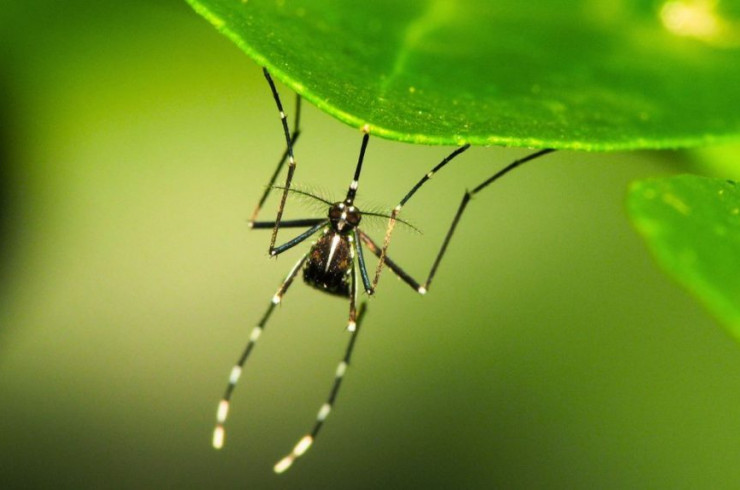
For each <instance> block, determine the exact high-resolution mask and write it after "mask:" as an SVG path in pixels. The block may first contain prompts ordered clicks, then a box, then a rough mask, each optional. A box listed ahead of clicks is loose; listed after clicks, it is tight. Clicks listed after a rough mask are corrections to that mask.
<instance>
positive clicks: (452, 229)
mask: <svg viewBox="0 0 740 490" xmlns="http://www.w3.org/2000/svg"><path fill="white" fill-rule="evenodd" d="M463 148H465V147H463ZM553 151H555V150H553V149H550V148H548V149H544V150H539V151H537V152H535V153H531V154H529V155H527V156H525V157H524V158H520V159H519V160H515V161H514V162H512V163H510V164H509V165H507V166H506V167H504V168H503V169H501V170H499V171H498V172H496V173H495V174H493V175H492V176H491V177H489V178H488V179H486V180H484V181H483V182H481V183H480V184H478V185H477V186H476V187H474V188H473V190H471V191H465V194H464V195H463V198H462V201H461V202H460V206H459V207H458V208H457V212H456V213H455V217H454V218H453V219H452V224H451V225H450V228H449V229H448V230H447V234H446V235H445V238H444V240H443V241H442V246H441V247H440V249H439V252H437V256H436V257H435V259H434V263H433V264H432V268H431V269H430V270H429V275H428V276H427V279H426V281H424V283H423V284H421V285H418V283H416V282H414V280H413V279H411V278H410V277H409V276H408V275H407V274H406V273H405V272H403V270H401V269H400V268H399V267H398V266H397V265H395V264H393V266H391V264H392V262H391V261H390V260H389V259H388V258H387V257H385V249H386V248H387V246H388V241H389V235H390V231H391V230H392V226H389V230H388V232H387V233H386V241H385V245H384V248H383V249H382V250H381V251H380V254H378V252H377V251H375V250H374V248H375V249H377V245H375V244H372V245H371V243H372V240H371V239H370V237H368V236H367V235H364V233H363V234H362V235H364V236H361V238H362V241H363V242H364V243H365V244H367V246H368V248H369V249H370V250H371V251H373V253H374V254H375V255H378V257H379V258H380V260H381V262H386V263H387V264H388V267H389V268H391V269H392V270H393V271H394V272H395V273H396V274H398V276H399V277H401V279H403V280H404V281H405V282H406V283H407V284H409V285H410V286H411V287H414V288H415V289H416V290H417V291H418V292H419V293H421V294H425V293H426V292H427V291H428V290H429V287H430V285H431V283H432V279H434V275H435V274H436V272H437V268H438V267H439V264H440V262H442V257H444V254H445V252H446V251H447V246H448V245H449V244H450V241H451V240H452V235H453V234H454V233H455V229H456V228H457V225H458V223H459V222H460V218H461V217H462V214H463V212H464V211H465V208H466V207H467V205H468V202H469V201H470V199H471V198H472V197H473V196H474V195H476V194H477V193H479V192H480V191H482V190H483V189H485V188H486V187H488V186H489V185H491V184H492V183H493V182H495V181H496V180H498V179H500V178H501V177H503V176H504V175H506V174H507V173H509V172H510V171H512V170H514V169H515V168H517V167H519V166H520V165H522V164H524V163H526V162H529V161H531V160H534V159H536V158H539V157H541V156H544V155H547V154H548V153H552V152H553ZM452 156H454V153H453V155H451V157H452ZM449 158H450V157H448V160H447V161H449ZM444 163H446V162H445V161H443V162H442V164H440V165H437V167H435V168H434V169H433V170H432V172H430V173H429V174H427V176H425V178H424V179H422V180H420V181H419V182H418V183H417V184H416V185H415V186H414V188H413V189H411V192H409V194H407V195H406V197H405V198H404V200H402V201H401V205H403V204H404V203H405V201H407V200H408V198H409V197H410V195H413V193H414V192H415V191H416V189H418V188H419V187H420V186H421V185H422V184H423V183H424V182H425V180H427V178H428V177H429V176H430V174H433V173H434V172H435V171H436V170H438V169H439V168H441V166H442V165H443V164H444ZM396 209H399V208H398V207H396ZM394 213H395V210H394ZM396 214H397V213H396ZM395 218H396V216H395V215H391V224H393V221H395ZM380 265H381V264H378V269H380ZM375 283H377V273H376V280H375V282H374V283H373V285H375ZM415 285H416V286H415Z"/></svg>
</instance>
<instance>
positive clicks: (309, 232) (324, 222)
mask: <svg viewBox="0 0 740 490" xmlns="http://www.w3.org/2000/svg"><path fill="white" fill-rule="evenodd" d="M328 223H329V221H328V220H322V221H320V222H319V223H317V224H316V225H314V226H312V227H311V228H309V229H308V230H306V231H304V232H303V233H301V234H300V235H298V236H297V237H295V238H292V239H290V240H288V241H287V242H285V243H283V244H282V245H278V246H277V247H275V248H273V249H272V251H271V252H270V255H271V256H273V257H274V256H276V255H280V254H281V253H283V252H285V251H286V250H288V249H291V248H293V247H295V246H296V245H298V244H299V243H301V242H303V241H304V240H306V239H307V238H310V237H311V236H313V235H314V234H316V232H317V231H319V230H320V229H321V228H323V227H324V226H326V225H327V224H328Z"/></svg>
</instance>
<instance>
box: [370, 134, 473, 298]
mask: <svg viewBox="0 0 740 490" xmlns="http://www.w3.org/2000/svg"><path fill="white" fill-rule="evenodd" d="M468 148H470V145H464V146H461V147H460V148H456V149H455V151H453V152H452V153H450V154H449V155H447V157H445V159H444V160H442V161H441V162H439V163H438V164H437V165H436V166H435V167H434V168H433V169H432V170H430V171H429V172H427V174H426V175H424V177H422V178H421V179H420V180H419V182H417V183H416V184H415V185H414V187H412V188H411V190H410V191H409V192H408V193H407V194H406V195H405V196H404V197H403V199H401V202H399V203H398V205H396V207H395V208H393V211H392V212H391V218H390V220H389V221H388V228H387V229H386V232H385V240H384V241H383V248H382V249H381V251H380V257H379V258H380V260H379V261H378V266H377V268H376V269H375V278H374V279H373V289H375V287H376V286H377V285H378V281H379V280H380V272H381V271H382V270H383V265H384V264H385V262H386V260H385V256H386V252H387V250H388V245H390V242H391V233H393V228H394V227H395V226H396V218H397V217H398V214H399V213H400V212H401V208H403V205H404V204H406V202H407V201H408V200H409V199H411V197H412V196H413V195H414V194H416V191H418V190H419V188H420V187H421V186H422V185H424V183H425V182H426V181H428V180H429V179H431V178H432V176H434V174H435V173H436V172H438V171H439V170H441V169H442V168H443V167H444V166H445V165H447V164H448V163H450V162H451V161H452V160H453V159H454V158H455V157H456V156H458V155H459V154H460V153H462V152H464V151H465V150H467V149H468Z"/></svg>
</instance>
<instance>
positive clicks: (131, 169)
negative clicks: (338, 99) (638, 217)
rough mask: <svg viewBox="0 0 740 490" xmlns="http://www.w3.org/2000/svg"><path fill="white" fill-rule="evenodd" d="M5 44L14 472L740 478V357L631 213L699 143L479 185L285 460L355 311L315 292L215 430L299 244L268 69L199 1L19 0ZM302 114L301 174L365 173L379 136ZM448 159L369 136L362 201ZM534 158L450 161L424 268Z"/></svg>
mask: <svg viewBox="0 0 740 490" xmlns="http://www.w3.org/2000/svg"><path fill="white" fill-rule="evenodd" d="M296 49H300V46H297V47H296ZM0 63H1V64H0V125H1V127H2V133H1V134H0V150H2V153H0V158H2V166H1V167H0V170H1V172H2V174H1V175H0V180H1V185H0V198H1V199H0V203H2V207H1V208H0V210H1V211H2V213H0V217H2V221H1V222H0V224H1V228H0V229H1V230H2V242H1V248H0V250H1V251H2V256H0V267H1V268H2V269H1V270H2V274H1V275H0V487H2V488H257V489H262V488H303V489H305V488H360V489H364V488H368V489H370V488H386V489H387V488H412V487H413V488H619V489H621V488H737V487H738V485H740V465H738V458H739V455H740V417H739V416H738V414H739V413H740V376H738V373H740V349H739V348H738V346H737V345H736V344H735V343H734V342H733V341H732V340H731V338H730V337H729V336H728V335H727V334H726V333H725V332H724V331H723V330H722V328H721V327H719V326H718V325H717V324H715V322H713V321H712V319H711V318H710V317H709V316H708V314H707V313H706V312H705V311H704V310H703V309H702V308H701V307H700V306H699V305H698V304H697V303H695V302H694V301H693V300H692V299H691V298H690V297H689V296H688V295H687V294H686V293H685V292H684V291H682V290H681V289H679V288H678V287H677V286H676V285H675V284H674V283H672V282H671V281H670V280H669V279H668V278H667V277H664V276H663V275H662V274H661V273H660V272H659V271H658V270H657V268H656V267H655V266H654V265H653V263H652V262H651V259H650V257H649V256H648V253H647V251H646V250H645V247H644V246H643V244H642V243H640V240H639V238H638V237H637V235H636V234H635V233H634V232H633V231H632V230H631V229H630V226H629V224H628V222H627V219H626V217H625V214H624V211H623V200H624V195H625V191H626V186H627V183H628V182H629V181H631V180H633V179H636V178H641V177H646V176H660V175H669V174H671V173H674V172H678V171H681V170H682V168H685V167H684V165H685V162H684V158H685V157H684V156H683V155H682V154H678V153H667V152H660V153H659V152H652V153H650V152H644V153H622V154H619V153H614V154H584V153H575V152H562V153H558V154H555V155H553V156H548V157H547V158H546V159H542V160H540V161H538V162H537V163H532V164H530V166H529V167H525V168H523V169H521V170H518V171H517V172H515V173H513V174H512V175H511V176H509V177H507V178H506V179H504V180H502V181H501V182H500V183H499V184H497V185H496V186H495V188H492V189H491V190H490V191H488V192H486V193H484V194H481V195H480V196H478V197H477V198H476V199H475V201H474V202H473V203H472V205H471V206H470V208H469V211H468V212H467V214H466V215H465V217H464V220H463V222H462V224H461V226H460V228H459V232H458V233H457V235H456V237H455V240H454V242H453V243H452V245H451V247H450V250H449V252H448V255H447V257H446V259H445V261H444V262H443V263H442V266H441V268H440V270H439V272H438V275H437V278H436V280H435V283H434V287H433V288H432V290H431V292H430V293H429V294H428V295H427V296H426V297H418V296H417V295H415V294H414V293H413V292H411V291H410V290H409V289H408V287H407V286H405V285H404V284H401V283H400V282H398V281H396V280H394V279H393V277H392V276H391V275H390V274H386V275H385V276H384V278H383V280H382V281H381V285H380V286H381V287H380V289H379V291H378V294H377V297H375V298H373V299H372V300H371V301H370V305H369V311H368V315H367V316H366V320H365V324H364V330H363V331H362V332H361V335H360V338H359V339H358V344H357V349H356V351H355V358H354V362H353V365H352V367H351V369H350V371H349V372H348V374H347V377H346V384H345V386H344V389H343V392H342V393H341V395H340V398H339V400H338V403H337V406H336V409H335V411H334V412H333V413H332V416H331V417H330V419H329V420H328V423H327V425H326V426H325V428H324V431H323V432H322V434H321V437H320V438H319V440H318V441H317V443H316V444H315V446H314V448H313V449H312V450H311V451H310V452H309V453H308V454H307V455H306V456H305V458H303V459H302V460H301V461H299V462H298V463H297V464H296V466H295V467H294V468H293V469H291V470H290V472H288V473H287V474H285V475H282V476H279V477H278V476H275V475H273V473H272V465H273V464H274V462H275V461H277V459H279V458H280V457H282V456H283V455H284V454H285V453H286V452H287V451H288V450H290V448H291V447H292V445H293V444H294V443H295V442H296V441H297V439H298V438H299V437H300V436H301V435H302V434H303V433H304V432H305V431H306V430H308V429H309V428H310V425H311V423H312V422H313V420H314V417H315V414H316V410H317V409H318V407H319V405H320V404H321V403H322V402H323V400H324V398H325V396H326V393H327V391H328V389H329V387H330V383H331V381H332V376H333V372H334V369H335V366H336V363H337V361H338V360H339V359H340V357H341V355H342V352H343V349H344V344H345V341H346V339H347V334H346V332H345V331H344V327H345V324H346V314H347V313H346V312H347V304H346V302H345V301H341V300H338V299H336V298H332V297H328V296H323V295H319V294H317V293H316V292H314V291H313V290H309V289H308V288H306V287H305V286H303V285H302V284H300V283H299V282H297V283H296V284H295V286H294V287H293V289H291V291H290V292H289V294H288V295H287V296H286V298H285V301H284V303H283V305H282V306H281V307H280V309H279V311H277V312H276V313H275V315H274V316H273V317H272V321H271V323H270V325H269V328H268V330H267V331H266V332H265V335H263V337H262V339H261V343H260V345H259V346H258V349H257V350H256V351H255V355H254V357H253V358H252V361H251V363H250V365H249V369H248V370H247V372H246V374H245V376H244V377H243V378H242V384H241V385H240V386H239V389H238V391H237V393H236V395H235V398H234V404H233V406H232V408H233V410H232V413H231V418H230V420H229V424H228V426H227V442H226V446H225V448H224V449H223V450H222V451H220V452H218V451H214V450H213V449H211V447H210V437H211V430H212V427H213V423H214V420H215V409H216V405H217V402H218V399H219V397H220V396H221V393H222V390H223V388H224V385H225V382H226V379H227V375H228V372H229V369H230V367H231V365H232V364H233V362H234V361H235V359H236V357H237V356H238V354H239V353H240V351H241V349H242V346H243V343H244V341H245V340H246V337H247V336H248V335H249V332H250V331H251V328H252V326H253V325H254V323H255V322H256V321H257V320H258V319H259V317H260V316H261V315H262V313H263V311H264V308H265V307H266V306H267V303H268V301H269V299H270V297H271V296H272V294H273V293H274V291H275V288H276V287H277V285H278V283H279V282H280V280H281V279H282V278H283V277H284V275H285V274H286V272H287V271H288V269H289V268H290V267H291V265H292V264H293V262H294V260H296V257H297V255H298V254H300V253H301V251H300V250H294V251H292V252H291V253H288V254H286V256H285V257H280V258H279V259H278V260H270V259H268V257H267V254H266V250H267V244H268V240H269V232H262V231H253V232H250V231H249V230H248V228H247V226H246V219H247V218H248V216H249V215H250V213H251V211H252V208H253V206H254V204H255V202H256V200H257V197H258V196H259V194H260V192H261V190H262V189H263V186H264V184H265V182H266V181H267V178H268V177H269V175H270V173H271V172H272V170H273V167H274V165H275V163H276V159H277V157H278V156H279V154H280V152H281V151H282V142H281V141H282V136H281V132H280V127H279V122H278V119H277V117H276V113H275V109H274V105H273V101H272V100H271V98H270V96H269V92H268V89H267V86H266V84H265V83H264V80H263V78H262V75H261V73H260V70H259V68H258V67H257V66H256V65H255V64H254V63H252V62H251V61H250V60H249V59H247V58H246V57H245V56H244V55H243V54H242V53H241V52H239V50H238V49H237V48H236V47H235V46H233V45H232V44H231V43H230V42H229V41H228V40H227V39H225V38H224V37H222V36H220V35H218V34H217V33H216V31H215V30H214V29H213V28H212V27H211V26H210V25H208V24H207V23H206V22H204V21H203V20H202V19H201V18H199V17H198V16H196V15H195V14H194V13H192V12H191V11H190V9H189V8H188V7H187V6H186V5H185V4H184V2H179V1H175V0H159V1H146V2H144V1H130V2H93V1H89V0H88V1H83V0H72V1H68V2H53V1H51V0H33V1H29V2H25V3H21V2H15V3H11V4H10V5H6V6H4V8H3V13H2V14H0ZM283 95H284V99H285V102H286V105H287V109H288V112H291V111H292V101H293V96H292V94H289V93H288V92H287V90H283ZM303 127H304V134H303V136H302V137H301V141H300V142H299V145H298V148H297V155H298V160H299V168H298V172H297V182H300V183H302V184H307V185H314V186H318V187H321V188H326V189H330V190H334V191H335V193H336V194H338V195H341V193H342V192H343V191H344V190H345V189H346V186H347V184H348V182H349V179H350V178H351V172H352V169H353V166H354V163H355V161H356V156H357V151H358V148H359V143H360V135H359V134H358V132H357V131H355V130H352V129H349V128H346V127H344V126H343V125H341V124H339V123H337V122H336V121H334V120H332V119H330V118H329V117H327V116H325V115H323V114H321V113H319V112H318V111H316V110H313V109H312V108H310V107H309V108H306V111H305V118H304V126H303ZM448 151H449V149H446V148H434V147H420V146H411V145H404V144H399V143H391V142H386V141H381V140H378V139H375V140H372V141H371V143H370V147H369V149H368V153H367V159H366V167H365V172H364V175H363V179H362V185H361V188H360V193H359V196H358V205H362V204H363V203H367V202H370V203H373V204H379V205H381V206H384V207H386V208H388V209H390V208H391V207H392V206H393V205H395V204H396V202H397V201H398V200H399V198H400V197H401V196H402V195H403V194H404V193H405V192H406V190H407V189H408V188H409V187H410V185H411V184H413V183H414V182H415V181H416V179H418V178H419V177H420V176H421V175H423V174H424V173H425V172H426V171H427V170H428V169H429V168H430V167H431V166H432V165H433V164H435V163H436V162H437V161H439V160H440V158H441V157H442V156H444V155H445V154H446V153H447V152H448ZM524 153H525V151H523V150H506V149H485V148H475V149H473V150H471V151H470V152H468V153H467V154H466V155H465V156H464V157H461V160H460V161H459V162H457V164H456V165H455V166H454V167H450V168H449V169H448V170H446V171H445V172H444V173H441V174H439V176H438V178H436V179H435V181H434V182H432V183H431V184H430V185H429V187H428V188H427V189H426V190H425V191H424V192H423V193H420V194H419V195H418V197H417V198H415V200H414V201H412V202H411V203H410V204H409V205H408V206H407V207H406V208H405V211H404V212H406V213H407V214H406V217H407V218H409V219H410V220H411V221H412V222H413V223H414V224H415V225H417V226H418V227H419V228H421V229H422V230H423V232H424V233H423V234H421V235H418V234H414V233H411V232H407V233H398V234H397V235H396V239H395V240H396V241H395V242H394V245H393V248H392V255H393V257H394V258H395V259H396V260H397V261H398V262H399V263H401V264H403V265H404V266H405V267H406V268H407V269H408V270H409V272H411V273H412V274H414V275H415V276H417V277H423V276H424V274H425V273H426V272H427V270H428V267H429V264H431V261H432V259H433V257H434V254H435V252H436V250H437V247H438V245H439V243H440V241H441V238H442V236H443V234H444V231H445V229H446V227H447V226H448V223H449V221H450V220H451V218H452V215H453V214H454V209H455V207H456V206H457V203H458V202H459V200H460V198H461V196H462V191H463V189H464V188H465V187H471V186H473V185H475V184H477V183H478V182H479V181H481V180H482V179H483V178H485V177H487V176H488V175H490V174H491V173H492V172H493V171H494V170H496V169H498V168H500V167H501V166H503V165H504V164H506V163H508V162H509V161H510V160H511V159H513V158H515V157H517V156H520V155H522V154H524ZM274 207H275V202H274V201H273V202H271V203H270V205H268V207H267V214H266V215H265V216H267V215H269V214H270V213H272V212H273V209H274ZM299 208H300V206H299V205H298V204H293V205H292V208H291V213H292V214H294V215H299V214H301V213H299V212H298V211H299ZM369 231H370V232H372V234H373V235H375V236H380V235H382V225H381V226H380V227H376V228H370V229H369ZM282 236H284V237H288V236H290V235H289V234H288V233H286V234H285V235H282ZM299 248H300V247H299Z"/></svg>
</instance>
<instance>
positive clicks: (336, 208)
mask: <svg viewBox="0 0 740 490" xmlns="http://www.w3.org/2000/svg"><path fill="white" fill-rule="evenodd" d="M342 212H343V211H342V207H341V206H340V205H339V204H334V205H333V206H332V207H330V208H329V219H330V220H332V221H337V220H339V219H340V218H341V217H342Z"/></svg>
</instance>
